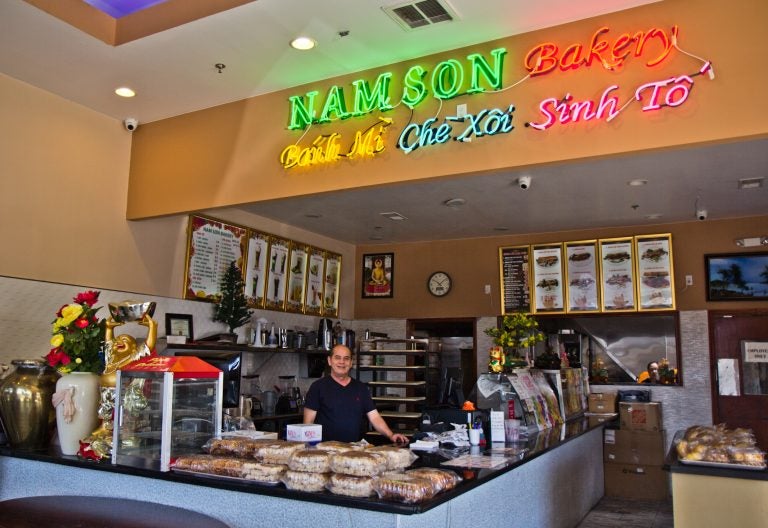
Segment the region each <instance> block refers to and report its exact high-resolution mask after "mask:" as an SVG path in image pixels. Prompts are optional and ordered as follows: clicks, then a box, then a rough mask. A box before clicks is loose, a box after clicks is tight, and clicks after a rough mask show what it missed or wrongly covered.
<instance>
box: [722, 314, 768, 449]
mask: <svg viewBox="0 0 768 528" xmlns="http://www.w3.org/2000/svg"><path fill="white" fill-rule="evenodd" d="M709 328H710V356H711V366H712V378H711V379H712V402H713V405H712V415H713V420H714V423H716V424H717V423H725V424H727V426H728V427H729V428H734V427H747V428H749V429H752V430H753V431H754V432H755V436H756V437H757V441H758V445H759V446H760V447H761V448H762V449H768V352H767V351H766V350H767V349H768V310H737V311H712V312H710V313H709Z"/></svg>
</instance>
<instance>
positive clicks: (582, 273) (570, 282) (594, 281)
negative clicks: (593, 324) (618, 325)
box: [565, 240, 600, 313]
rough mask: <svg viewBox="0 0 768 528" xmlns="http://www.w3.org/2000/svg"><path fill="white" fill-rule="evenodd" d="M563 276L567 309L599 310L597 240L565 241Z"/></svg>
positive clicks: (581, 310) (585, 311)
mask: <svg viewBox="0 0 768 528" xmlns="http://www.w3.org/2000/svg"><path fill="white" fill-rule="evenodd" d="M565 276H566V281H565V288H566V292H567V295H566V299H567V300H568V301H567V305H566V308H567V311H568V312H580V313H588V312H598V311H600V304H599V296H598V291H599V281H600V275H599V271H598V266H597V240H581V241H578V242H566V243H565Z"/></svg>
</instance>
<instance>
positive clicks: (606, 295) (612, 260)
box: [598, 237, 637, 312]
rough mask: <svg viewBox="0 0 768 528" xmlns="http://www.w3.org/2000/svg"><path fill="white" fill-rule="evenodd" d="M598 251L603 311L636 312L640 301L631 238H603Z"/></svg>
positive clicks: (599, 242)
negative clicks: (636, 291)
mask: <svg viewBox="0 0 768 528" xmlns="http://www.w3.org/2000/svg"><path fill="white" fill-rule="evenodd" d="M598 249H599V255H598V256H599V259H600V266H599V268H600V286H601V288H600V299H601V305H602V307H603V311H604V312H634V311H635V310H637V302H636V301H635V295H636V294H635V267H634V259H633V255H634V252H635V247H634V244H633V240H632V237H623V238H603V239H600V240H599V241H598Z"/></svg>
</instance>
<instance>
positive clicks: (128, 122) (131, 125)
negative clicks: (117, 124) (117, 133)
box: [123, 117, 139, 132]
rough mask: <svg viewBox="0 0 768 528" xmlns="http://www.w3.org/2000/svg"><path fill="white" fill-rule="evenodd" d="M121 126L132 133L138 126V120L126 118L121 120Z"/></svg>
mask: <svg viewBox="0 0 768 528" xmlns="http://www.w3.org/2000/svg"><path fill="white" fill-rule="evenodd" d="M123 126H124V127H125V129H126V130H127V131H128V132H133V131H134V130H136V128H137V127H138V126H139V120H138V119H136V118H135V117H127V118H126V119H125V120H123Z"/></svg>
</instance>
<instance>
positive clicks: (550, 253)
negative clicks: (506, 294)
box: [531, 244, 565, 313]
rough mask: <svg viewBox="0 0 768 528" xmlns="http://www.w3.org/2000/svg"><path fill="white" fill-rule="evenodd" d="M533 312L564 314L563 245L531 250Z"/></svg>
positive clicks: (549, 245)
mask: <svg viewBox="0 0 768 528" xmlns="http://www.w3.org/2000/svg"><path fill="white" fill-rule="evenodd" d="M531 253H532V260H533V281H532V282H533V291H534V295H533V311H534V312H535V313H563V312H565V302H564V295H563V292H565V289H564V288H563V245H562V244H541V245H538V246H533V248H532V251H531Z"/></svg>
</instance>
